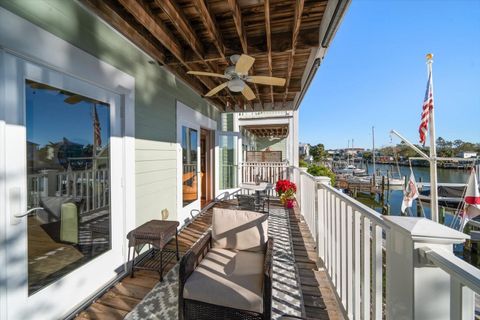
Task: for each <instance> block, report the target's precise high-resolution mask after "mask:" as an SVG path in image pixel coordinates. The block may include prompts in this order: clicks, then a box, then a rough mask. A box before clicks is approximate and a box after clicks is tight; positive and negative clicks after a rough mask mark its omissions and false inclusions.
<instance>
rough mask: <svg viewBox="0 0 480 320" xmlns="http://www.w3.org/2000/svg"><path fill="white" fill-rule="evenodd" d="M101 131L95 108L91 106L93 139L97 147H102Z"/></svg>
mask: <svg viewBox="0 0 480 320" xmlns="http://www.w3.org/2000/svg"><path fill="white" fill-rule="evenodd" d="M101 131H102V129H101V128H100V121H99V120H98V113H97V106H96V105H93V139H94V144H95V145H96V146H97V147H100V146H102V135H101Z"/></svg>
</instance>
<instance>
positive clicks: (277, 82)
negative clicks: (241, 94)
mask: <svg viewBox="0 0 480 320" xmlns="http://www.w3.org/2000/svg"><path fill="white" fill-rule="evenodd" d="M245 80H246V81H248V82H253V83H259V84H268V85H271V86H281V87H283V86H284V85H285V79H284V78H276V77H266V76H250V77H248V78H247V79H245Z"/></svg>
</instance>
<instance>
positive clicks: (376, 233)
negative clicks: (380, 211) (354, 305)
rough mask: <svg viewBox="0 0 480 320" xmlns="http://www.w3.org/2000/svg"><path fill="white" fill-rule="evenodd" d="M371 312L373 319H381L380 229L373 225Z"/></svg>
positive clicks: (381, 258)
mask: <svg viewBox="0 0 480 320" xmlns="http://www.w3.org/2000/svg"><path fill="white" fill-rule="evenodd" d="M372 233H373V238H372V244H373V250H372V268H373V270H372V276H373V279H372V284H373V288H372V300H373V301H372V312H373V317H372V318H373V319H376V320H381V319H382V305H383V277H382V274H383V272H382V268H383V254H382V241H383V239H382V229H381V228H380V227H379V226H377V225H376V224H375V223H373V224H372Z"/></svg>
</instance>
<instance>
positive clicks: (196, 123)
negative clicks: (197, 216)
mask: <svg viewBox="0 0 480 320" xmlns="http://www.w3.org/2000/svg"><path fill="white" fill-rule="evenodd" d="M176 105H177V221H178V222H180V226H182V225H183V224H184V223H185V222H186V221H187V219H189V218H191V216H190V211H191V210H195V209H196V210H200V207H201V205H200V199H201V195H200V192H201V189H202V188H201V184H200V183H201V179H197V183H198V190H199V192H198V198H197V200H196V201H194V202H192V203H190V204H188V205H187V206H185V207H183V194H182V175H183V173H182V171H183V165H182V127H183V126H185V127H189V128H192V129H195V130H197V133H198V134H197V163H198V165H197V174H200V128H204V129H207V130H212V131H214V132H216V130H217V122H216V121H215V120H213V119H210V118H209V117H207V116H205V115H203V114H201V113H200V112H198V111H195V110H193V109H192V108H190V107H188V106H187V105H186V104H184V103H182V102H180V101H178V100H177V103H176ZM215 146H217V141H216V139H215ZM217 162H218V158H217V157H216V156H215V165H214V167H215V168H217V165H216V164H217ZM214 189H215V190H216V186H215V187H214Z"/></svg>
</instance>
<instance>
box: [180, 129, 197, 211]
mask: <svg viewBox="0 0 480 320" xmlns="http://www.w3.org/2000/svg"><path fill="white" fill-rule="evenodd" d="M197 146H198V134H197V130H194V129H191V128H187V127H182V157H183V171H182V172H183V175H182V195H183V206H184V207H185V206H186V205H188V204H189V203H192V202H194V201H195V200H197V199H198V174H197V164H198V159H197V158H198V155H197Z"/></svg>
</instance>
